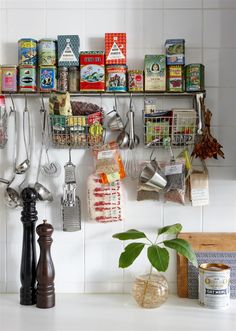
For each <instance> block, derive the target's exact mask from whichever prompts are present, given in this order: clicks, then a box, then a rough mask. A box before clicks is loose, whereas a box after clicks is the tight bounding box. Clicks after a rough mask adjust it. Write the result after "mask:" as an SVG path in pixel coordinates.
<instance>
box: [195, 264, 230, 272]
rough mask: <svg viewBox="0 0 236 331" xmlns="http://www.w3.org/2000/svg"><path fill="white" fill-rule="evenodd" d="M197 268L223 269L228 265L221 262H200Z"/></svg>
mask: <svg viewBox="0 0 236 331" xmlns="http://www.w3.org/2000/svg"><path fill="white" fill-rule="evenodd" d="M199 269H202V270H207V271H225V270H228V269H230V266H228V265H226V264H222V263H202V264H200V266H199Z"/></svg>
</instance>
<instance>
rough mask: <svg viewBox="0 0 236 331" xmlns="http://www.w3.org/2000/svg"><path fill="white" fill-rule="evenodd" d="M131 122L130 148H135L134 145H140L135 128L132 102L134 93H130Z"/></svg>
mask: <svg viewBox="0 0 236 331" xmlns="http://www.w3.org/2000/svg"><path fill="white" fill-rule="evenodd" d="M129 123H130V127H129V129H130V131H129V149H134V147H137V146H138V145H139V137H138V136H137V135H136V134H135V129H134V111H133V104H132V94H131V95H130V107H129Z"/></svg>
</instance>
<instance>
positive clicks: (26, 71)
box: [19, 65, 37, 92]
mask: <svg viewBox="0 0 236 331" xmlns="http://www.w3.org/2000/svg"><path fill="white" fill-rule="evenodd" d="M36 90H37V86H36V68H35V67H34V66H30V65H25V66H20V67H19V91H20V92H35V91H36Z"/></svg>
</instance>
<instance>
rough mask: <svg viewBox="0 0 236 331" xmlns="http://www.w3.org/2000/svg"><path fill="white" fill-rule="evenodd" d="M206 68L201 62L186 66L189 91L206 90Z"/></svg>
mask: <svg viewBox="0 0 236 331" xmlns="http://www.w3.org/2000/svg"><path fill="white" fill-rule="evenodd" d="M204 69H205V68H204V65H203V64H201V63H192V64H188V65H186V66H185V76H186V78H185V79H186V91H187V92H199V91H204V89H205V86H204V71H205V70H204Z"/></svg>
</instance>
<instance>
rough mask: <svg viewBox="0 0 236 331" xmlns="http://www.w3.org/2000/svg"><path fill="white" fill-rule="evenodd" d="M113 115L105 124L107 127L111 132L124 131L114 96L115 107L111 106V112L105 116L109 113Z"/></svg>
mask: <svg viewBox="0 0 236 331" xmlns="http://www.w3.org/2000/svg"><path fill="white" fill-rule="evenodd" d="M113 112H114V113H115V114H114V115H113V116H112V117H111V118H110V119H109V120H108V122H107V126H108V128H109V129H110V130H111V131H121V130H123V129H124V123H123V121H122V118H121V117H120V114H119V113H118V110H117V99H116V95H115V106H113V110H112V111H110V112H109V113H107V115H109V114H111V113H113Z"/></svg>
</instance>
